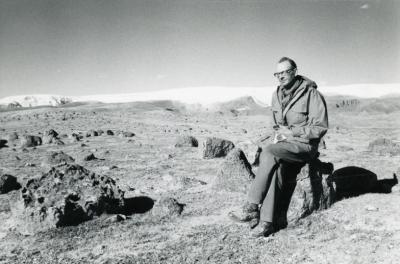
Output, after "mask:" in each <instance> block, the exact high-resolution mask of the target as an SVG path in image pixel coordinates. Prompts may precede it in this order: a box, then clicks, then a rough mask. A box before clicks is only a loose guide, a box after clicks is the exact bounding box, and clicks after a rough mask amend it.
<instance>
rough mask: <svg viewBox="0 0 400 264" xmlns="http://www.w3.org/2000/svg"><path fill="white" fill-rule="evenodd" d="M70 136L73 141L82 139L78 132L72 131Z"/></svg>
mask: <svg viewBox="0 0 400 264" xmlns="http://www.w3.org/2000/svg"><path fill="white" fill-rule="evenodd" d="M68 137H69V139H70V142H71V143H74V142H78V141H80V140H81V137H80V136H79V135H78V134H76V133H72V134H71V135H69V136H68Z"/></svg>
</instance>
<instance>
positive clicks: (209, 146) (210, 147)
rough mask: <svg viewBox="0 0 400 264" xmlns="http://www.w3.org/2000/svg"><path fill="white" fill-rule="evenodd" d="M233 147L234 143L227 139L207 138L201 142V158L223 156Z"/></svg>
mask: <svg viewBox="0 0 400 264" xmlns="http://www.w3.org/2000/svg"><path fill="white" fill-rule="evenodd" d="M234 147H235V145H234V144H233V143H232V142H231V141H229V140H225V139H221V138H215V137H212V138H207V139H206V141H205V142H203V158H204V159H212V158H218V157H225V156H226V155H227V154H228V153H229V151H231V150H232V149H233V148H234Z"/></svg>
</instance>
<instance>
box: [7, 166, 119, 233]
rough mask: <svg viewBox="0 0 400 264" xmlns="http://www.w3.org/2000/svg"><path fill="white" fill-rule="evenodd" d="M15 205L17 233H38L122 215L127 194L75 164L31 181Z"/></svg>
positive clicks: (53, 169)
mask: <svg viewBox="0 0 400 264" xmlns="http://www.w3.org/2000/svg"><path fill="white" fill-rule="evenodd" d="M11 205H12V206H11V212H12V217H13V218H14V219H15V223H16V227H17V230H19V231H20V232H22V233H24V232H29V233H35V232H38V231H42V230H47V229H49V228H53V227H62V226H70V225H77V224H80V223H82V222H84V221H87V220H90V219H92V218H93V217H94V216H98V215H101V214H103V213H110V214H114V213H120V212H122V211H123V210H124V193H123V191H122V190H121V189H120V188H119V187H118V186H117V185H116V183H115V181H114V180H113V179H112V178H110V177H107V176H101V175H97V174H95V173H93V172H91V171H89V170H87V169H86V168H84V167H82V166H79V165H77V164H71V165H66V166H63V167H59V168H57V169H56V168H51V169H50V170H49V171H48V172H47V173H44V174H43V175H42V176H41V177H39V178H35V179H30V180H29V181H28V182H27V183H26V185H25V186H24V187H23V188H22V189H21V191H20V195H18V197H14V201H13V202H12V203H11Z"/></svg>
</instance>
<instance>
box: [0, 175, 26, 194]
mask: <svg viewBox="0 0 400 264" xmlns="http://www.w3.org/2000/svg"><path fill="white" fill-rule="evenodd" d="M20 188H21V184H19V183H18V181H17V178H16V177H14V176H12V175H9V174H3V175H1V176H0V194H4V193H8V192H11V191H14V190H18V189H20Z"/></svg>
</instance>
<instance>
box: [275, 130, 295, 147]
mask: <svg viewBox="0 0 400 264" xmlns="http://www.w3.org/2000/svg"><path fill="white" fill-rule="evenodd" d="M274 130H275V137H274V143H277V142H280V141H285V140H287V139H291V138H293V132H292V130H290V129H289V128H288V127H287V126H274Z"/></svg>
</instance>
